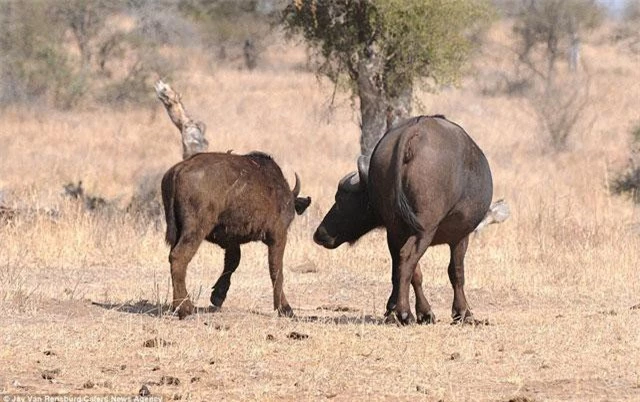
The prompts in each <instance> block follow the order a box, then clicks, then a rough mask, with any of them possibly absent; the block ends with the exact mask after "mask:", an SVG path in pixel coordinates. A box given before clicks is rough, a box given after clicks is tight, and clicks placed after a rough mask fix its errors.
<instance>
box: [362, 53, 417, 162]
mask: <svg viewBox="0 0 640 402" xmlns="http://www.w3.org/2000/svg"><path fill="white" fill-rule="evenodd" d="M383 77H384V66H383V64H382V62H381V59H380V58H378V57H377V55H376V54H375V52H373V51H371V52H370V56H369V57H368V58H366V59H363V60H361V61H360V62H359V63H358V78H357V81H356V84H357V86H358V97H359V98H360V119H361V122H360V128H361V133H360V153H361V155H365V156H366V155H371V153H372V152H373V149H374V148H375V146H376V144H377V143H378V141H379V140H380V138H382V136H383V135H384V133H386V132H387V130H389V129H390V128H392V127H393V126H394V125H395V124H396V123H397V122H398V121H399V120H402V119H405V118H407V117H409V115H410V114H411V97H412V92H413V91H412V89H413V88H412V87H410V86H409V87H408V88H406V89H404V90H401V91H399V92H398V94H397V95H396V96H390V94H388V93H387V92H386V91H385V90H384V78H383Z"/></svg>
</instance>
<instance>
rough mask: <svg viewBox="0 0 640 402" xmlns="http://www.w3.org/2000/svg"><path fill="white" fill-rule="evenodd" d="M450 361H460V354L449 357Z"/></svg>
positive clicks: (456, 353)
mask: <svg viewBox="0 0 640 402" xmlns="http://www.w3.org/2000/svg"><path fill="white" fill-rule="evenodd" d="M449 360H460V353H458V352H453V353H451V356H450V357H449Z"/></svg>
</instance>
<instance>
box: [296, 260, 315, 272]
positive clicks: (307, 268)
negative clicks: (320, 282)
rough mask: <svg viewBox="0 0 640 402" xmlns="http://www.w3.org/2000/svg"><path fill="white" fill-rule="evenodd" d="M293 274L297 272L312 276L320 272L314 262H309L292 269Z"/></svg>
mask: <svg viewBox="0 0 640 402" xmlns="http://www.w3.org/2000/svg"><path fill="white" fill-rule="evenodd" d="M291 271H292V272H297V273H299V274H311V273H315V272H318V267H316V264H315V263H313V262H312V261H307V262H304V263H302V264H298V265H296V266H295V267H293V268H291Z"/></svg>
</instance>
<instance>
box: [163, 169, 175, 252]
mask: <svg viewBox="0 0 640 402" xmlns="http://www.w3.org/2000/svg"><path fill="white" fill-rule="evenodd" d="M175 177H176V172H175V170H174V169H173V168H171V169H170V170H169V171H168V172H167V173H165V175H164V176H163V177H162V204H163V205H164V217H165V220H166V221H167V233H166V236H165V241H166V242H167V244H168V245H169V246H171V247H173V246H175V245H176V243H177V242H178V225H177V222H176V214H175V207H174V199H175Z"/></svg>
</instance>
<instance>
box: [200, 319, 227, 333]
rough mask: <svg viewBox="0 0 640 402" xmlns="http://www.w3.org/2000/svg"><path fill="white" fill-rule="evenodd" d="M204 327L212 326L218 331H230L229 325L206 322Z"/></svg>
mask: <svg viewBox="0 0 640 402" xmlns="http://www.w3.org/2000/svg"><path fill="white" fill-rule="evenodd" d="M204 325H207V326H211V327H213V329H215V330H216V331H228V330H229V326H228V325H222V324H218V323H211V322H206V321H205V323H204Z"/></svg>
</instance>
